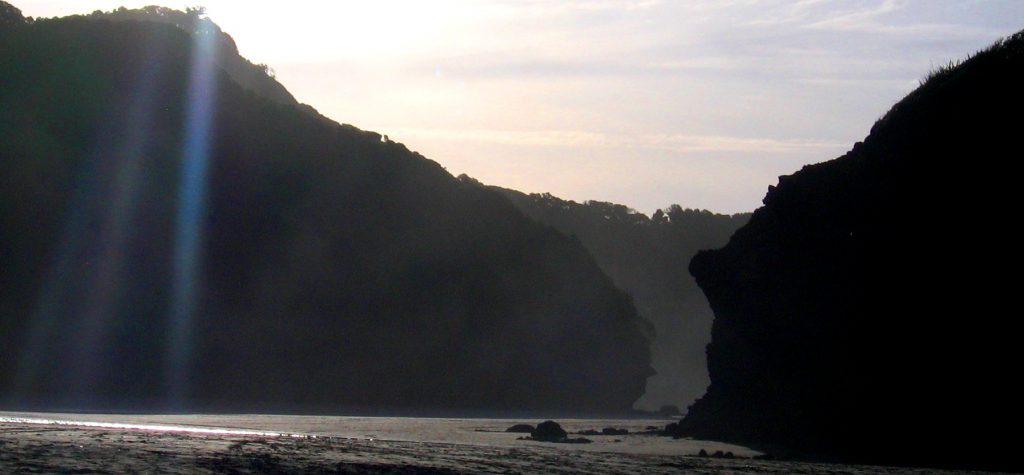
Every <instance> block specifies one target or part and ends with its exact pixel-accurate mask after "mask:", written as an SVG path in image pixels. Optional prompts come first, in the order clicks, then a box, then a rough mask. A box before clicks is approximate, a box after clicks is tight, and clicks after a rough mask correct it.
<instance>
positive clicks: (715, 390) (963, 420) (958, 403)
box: [681, 33, 1024, 470]
mask: <svg viewBox="0 0 1024 475" xmlns="http://www.w3.org/2000/svg"><path fill="white" fill-rule="evenodd" d="M1022 85H1024V36H1022V34H1020V33H1018V34H1017V35H1015V36H1013V37H1012V38H1010V39H1008V40H1006V41H1004V42H1000V43H998V44H996V45H995V46H993V47H992V48H990V49H988V50H985V51H982V52H979V53H978V54H976V55H975V56H973V57H971V58H970V59H968V60H966V61H964V62H962V63H960V64H958V65H953V64H951V65H950V66H949V67H947V68H943V69H941V70H939V71H936V72H935V73H933V74H932V75H931V76H930V77H929V78H928V80H927V81H925V82H924V83H923V84H922V85H921V87H919V88H918V89H917V90H915V91H914V92H912V93H911V94H909V95H908V96H907V97H906V98H904V99H903V100H902V101H900V102H899V103H898V104H896V105H895V106H894V107H893V108H892V110H890V111H889V112H888V113H887V114H886V115H885V116H884V117H883V118H882V119H880V120H879V121H878V123H877V124H875V126H874V127H873V128H872V130H871V133H870V135H869V136H868V137H867V138H866V139H865V140H864V141H863V143H858V144H857V145H855V146H854V147H853V149H852V150H851V151H850V152H848V153H847V154H845V155H844V156H842V157H839V158H837V159H835V160H832V161H829V162H825V163H820V164H816V165H809V166H806V167H804V168H803V169H802V170H800V171H799V172H797V173H795V174H793V175H791V176H785V177H782V178H781V179H780V180H779V184H778V186H776V187H772V188H771V189H770V190H769V192H768V194H767V196H766V197H765V199H764V207H762V208H760V209H758V210H757V211H756V212H755V213H754V215H753V217H752V218H751V220H750V222H749V224H747V225H746V226H745V227H743V228H741V229H740V230H739V231H737V232H736V234H735V235H734V236H733V237H732V238H731V240H730V242H729V244H728V245H727V246H725V247H724V248H723V249H721V250H717V251H708V252H702V253H700V254H698V255H697V256H696V257H695V258H694V259H693V261H692V263H691V266H690V270H691V272H692V273H693V275H694V276H695V277H696V278H697V282H698V283H699V284H700V286H701V288H702V289H703V290H704V292H705V293H706V294H707V296H708V300H709V301H710V304H711V307H712V309H713V310H714V312H715V321H714V324H713V333H712V342H711V344H710V346H709V347H708V364H709V370H710V376H711V385H710V387H709V389H708V392H707V394H706V395H705V396H703V397H702V398H701V399H700V400H699V401H698V402H697V403H695V404H694V405H693V406H692V407H691V409H690V412H689V414H688V416H687V417H686V418H685V419H684V420H683V421H682V423H681V434H682V435H693V436H696V437H700V438H711V439H721V440H727V441H736V442H743V443H754V444H761V445H764V446H769V447H776V448H782V449H785V450H790V451H794V452H797V453H805V454H815V455H823V456H826V457H831V458H835V459H839V460H853V461H862V462H871V463H894V464H915V465H935V466H953V467H975V468H985V469H1007V468H1012V469H1018V470H1019V469H1024V462H1022V461H1021V459H1020V457H1019V454H1018V453H1016V452H1017V451H1016V450H1014V449H1013V448H1012V447H1011V441H1010V440H1009V439H1010V438H1008V437H1007V435H1006V434H1009V433H1013V432H1015V431H1016V429H1017V428H1018V427H1020V422H1021V417H1020V414H1021V409H1020V406H1019V403H1020V400H1021V399H1020V396H1021V395H1020V390H1019V389H1016V387H1017V385H1016V381H1015V376H1014V375H1016V374H1019V373H1020V371H1021V351H1020V346H1019V341H1018V340H1019V336H1018V333H1017V331H1016V328H1017V324H1016V320H1017V317H1015V316H1014V315H1015V314H1016V313H1015V311H1014V310H1013V309H1015V308H1017V307H1018V306H1019V300H1018V299H1017V295H1016V291H1015V287H1016V281H1015V279H1014V278H1013V277H1011V276H1012V275H1013V273H1014V272H1015V270H1016V268H1017V267H1018V266H1019V265H1020V262H1021V261H1020V251H1019V249H1020V245H1019V243H1018V242H1016V240H1015V238H1014V237H1013V236H1015V235H1016V232H1014V231H1012V230H1011V229H1009V227H1008V226H1007V224H1008V223H1009V222H1010V221H1012V219H1013V216H1015V215H1017V214H1019V209H1020V200H1019V197H1018V196H1017V190H1018V189H1019V183H1018V178H1017V176H1016V175H1017V173H1016V172H1013V171H1012V164H1013V163H1015V162H1016V161H1017V160H1018V159H1019V158H1020V156H1021V144H1020V137H1021V135H1020V134H1021V120H1020V114H1021V111H1022V110H1024V87H1022Z"/></svg>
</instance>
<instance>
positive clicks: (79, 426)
mask: <svg viewBox="0 0 1024 475" xmlns="http://www.w3.org/2000/svg"><path fill="white" fill-rule="evenodd" d="M513 422H516V421H512V420H503V419H430V418H384V417H320V416H267V415H236V416H212V415H176V416H145V415H98V414H40V413H4V412H0V472H4V473H28V472H31V473H124V472H159V473H566V474H568V473H577V474H582V473H595V474H604V473H608V474H611V473H723V472H725V473H827V474H864V473H937V472H936V471H935V470H921V469H907V468H892V467H878V466H854V465H836V464H817V463H806V462H794V461H777V460H760V459H755V458H753V457H755V456H756V455H758V453H757V452H756V451H753V450H750V449H747V448H744V447H740V446H734V445H729V444H721V443H717V442H708V441H694V440H685V439H683V440H673V439H670V438H665V437H657V436H652V435H639V434H635V433H632V432H636V431H639V430H641V429H643V428H645V427H647V426H648V424H649V423H650V422H652V421H636V420H587V419H570V420H566V421H562V424H563V426H564V427H565V428H566V429H567V430H569V431H570V432H575V431H579V430H586V429H587V428H594V427H597V429H598V430H600V428H601V427H598V426H604V425H608V426H614V427H620V428H626V429H628V430H630V431H631V434H628V435H620V436H589V437H588V438H590V439H592V440H593V443H590V444H551V443H542V442H534V441H526V440H518V438H519V437H520V436H522V434H514V433H506V432H504V428H505V427H507V426H509V425H512V423H513ZM525 422H534V423H536V422H537V421H525ZM289 428H291V429H292V430H286V429H289ZM702 449H703V450H705V452H709V453H714V452H716V451H719V450H721V451H723V453H724V452H726V451H728V452H732V453H733V456H734V458H711V457H699V456H697V454H698V453H699V451H700V450H702ZM948 473H953V472H948Z"/></svg>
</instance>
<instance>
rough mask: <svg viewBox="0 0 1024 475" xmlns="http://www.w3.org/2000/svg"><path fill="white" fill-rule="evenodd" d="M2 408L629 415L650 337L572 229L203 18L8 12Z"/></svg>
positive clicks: (0, 284)
mask: <svg viewBox="0 0 1024 475" xmlns="http://www.w3.org/2000/svg"><path fill="white" fill-rule="evenodd" d="M0 7H2V8H0V21H2V23H0V25H2V26H0V44H2V45H3V47H2V48H0V104H2V107H0V183H2V187H0V193H2V202H3V203H4V204H3V205H2V206H0V249H2V251H0V289H2V291H0V400H2V401H6V402H7V405H6V406H5V407H7V408H9V409H10V408H26V409H27V408H37V409H38V408H42V409H46V408H63V409H74V410H119V411H126V410H132V411H143V410H183V411H226V412H237V411H249V412H256V411H263V412H266V411H274V412H292V413H295V412H337V411H341V410H345V409H350V408H366V407H372V408H406V409H410V410H417V409H424V410H476V411H486V412H488V413H492V414H500V413H503V412H508V411H542V412H544V411H550V412H558V413H563V414H564V413H578V414H586V413H594V414H599V413H606V414H607V413H626V412H627V411H629V410H630V409H631V406H632V404H633V402H634V401H635V400H636V399H637V398H639V397H640V396H641V394H643V390H644V382H645V380H646V378H647V377H648V376H650V375H651V374H652V370H651V367H650V350H649V339H650V335H651V330H650V325H649V324H648V323H647V322H646V321H644V320H643V319H642V318H641V317H640V316H638V314H637V311H636V309H635V308H634V306H633V303H632V300H631V298H630V297H629V295H627V294H626V293H625V292H623V291H621V290H619V289H618V288H616V287H615V286H614V285H613V283H612V281H611V280H610V279H609V278H608V277H607V276H606V275H605V274H604V273H603V272H602V271H601V269H600V268H599V267H598V266H597V264H596V263H595V262H594V260H593V258H592V257H591V256H590V254H589V253H588V252H587V250H586V249H585V248H584V247H583V246H582V245H581V244H580V243H579V242H578V241H576V240H574V239H570V238H569V237H567V236H565V235H563V234H561V233H559V232H558V231H556V230H555V229H553V228H551V227H549V226H546V225H542V224H540V223H538V222H536V221H534V220H532V219H530V218H527V217H526V216H524V215H523V214H522V213H521V212H520V211H519V210H517V209H516V208H515V207H514V206H513V205H512V203H511V202H510V201H509V199H508V198H507V197H505V196H503V195H502V194H501V193H498V192H496V191H492V190H488V189H483V188H481V187H479V186H474V185H470V184H466V183H461V182H460V181H459V180H457V179H456V178H454V177H452V176H451V175H450V174H448V173H447V172H446V171H445V170H444V169H443V168H442V167H441V166H439V165H438V164H437V163H435V162H433V161H431V160H428V159H426V158H424V157H423V156H421V155H419V154H417V153H415V152H411V151H409V150H408V149H407V148H406V147H405V146H404V145H402V144H399V143H395V142H392V141H389V140H386V139H384V138H382V136H381V135H379V134H376V133H373V132H366V131H362V130H359V129H357V128H355V127H352V126H349V125H339V124H337V123H334V122H333V121H330V120H328V119H326V118H325V117H322V116H320V115H318V114H316V112H315V111H313V110H312V108H310V107H308V106H303V105H299V104H297V103H295V101H294V99H293V98H292V97H291V95H290V94H288V93H287V91H286V90H284V88H283V87H280V84H278V83H277V82H276V81H275V80H274V79H273V78H272V77H271V76H270V75H269V74H268V70H267V68H265V67H262V66H260V65H253V64H252V63H250V62H248V61H246V60H244V58H241V57H239V56H238V53H237V50H236V49H235V48H234V42H233V41H232V40H231V39H230V37H229V36H227V35H226V34H224V33H223V32H221V31H220V29H219V28H217V27H216V25H214V24H213V23H212V22H211V21H210V20H209V19H207V18H206V17H205V16H203V15H202V11H201V10H189V11H186V12H178V11H173V10H169V9H162V8H157V7H152V8H146V9H141V10H118V11H115V12H112V13H106V14H104V13H96V14H92V15H87V16H74V17H67V18H61V19H36V20H30V19H25V18H22V17H21V15H20V13H18V14H15V13H16V9H14V8H13V7H11V6H10V5H8V4H6V3H2V2H0Z"/></svg>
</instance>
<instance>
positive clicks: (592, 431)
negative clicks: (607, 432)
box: [577, 429, 601, 435]
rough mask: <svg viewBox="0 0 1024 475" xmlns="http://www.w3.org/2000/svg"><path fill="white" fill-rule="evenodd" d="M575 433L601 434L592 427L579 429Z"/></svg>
mask: <svg viewBox="0 0 1024 475" xmlns="http://www.w3.org/2000/svg"><path fill="white" fill-rule="evenodd" d="M577 434H580V435H601V433H600V432H598V431H596V430H594V429H587V430H581V431H579V432H577Z"/></svg>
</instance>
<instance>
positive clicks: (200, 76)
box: [164, 18, 217, 406]
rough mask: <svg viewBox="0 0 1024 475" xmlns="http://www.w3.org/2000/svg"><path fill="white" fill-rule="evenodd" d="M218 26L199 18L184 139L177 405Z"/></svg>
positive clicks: (173, 384) (175, 301) (173, 349)
mask: <svg viewBox="0 0 1024 475" xmlns="http://www.w3.org/2000/svg"><path fill="white" fill-rule="evenodd" d="M216 38H217V36H216V30H215V29H214V26H213V25H212V23H211V22H210V21H209V20H207V19H205V18H202V19H198V20H197V23H196V31H195V32H194V34H193V47H192V65H191V67H192V69H191V73H190V76H189V89H188V104H187V106H186V107H187V110H186V114H187V115H186V117H185V120H186V122H185V139H184V144H183V147H182V156H181V161H182V163H181V177H180V179H179V182H178V212H177V217H176V228H175V235H174V255H173V263H172V276H171V279H172V280H171V285H172V290H171V307H170V315H169V319H170V322H169V323H170V329H169V331H170V332H169V334H168V340H167V358H166V365H167V368H166V371H165V374H164V375H165V377H166V378H167V380H166V383H167V396H168V402H169V403H170V404H171V405H172V406H177V405H180V404H182V403H183V402H184V401H185V398H186V396H187V394H188V379H189V378H188V376H189V375H188V368H189V363H190V360H191V354H192V321H193V319H194V317H195V312H196V307H197V301H198V298H199V279H200V272H199V265H200V254H201V252H202V246H203V225H202V221H203V214H204V208H205V201H206V171H207V165H208V164H207V161H208V159H209V152H210V136H211V132H212V131H211V125H212V120H211V119H212V116H213V113H214V110H213V107H214V101H215V96H216V92H217V91H216V85H217V84H216V55H217V43H216Z"/></svg>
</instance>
